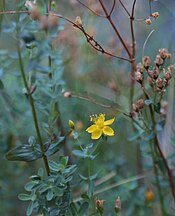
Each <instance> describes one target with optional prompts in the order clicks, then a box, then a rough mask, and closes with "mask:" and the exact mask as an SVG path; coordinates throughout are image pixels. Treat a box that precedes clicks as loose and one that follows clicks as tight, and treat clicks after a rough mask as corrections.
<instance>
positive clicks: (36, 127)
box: [17, 42, 50, 176]
mask: <svg viewBox="0 0 175 216" xmlns="http://www.w3.org/2000/svg"><path fill="white" fill-rule="evenodd" d="M17 48H18V59H19V66H20V73H21V76H22V80H23V82H24V86H25V88H26V90H27V93H28V97H29V103H30V106H31V110H32V116H33V121H34V125H35V130H36V133H37V137H38V141H39V145H40V148H41V152H42V155H43V161H44V165H45V169H46V172H47V175H48V176H49V175H50V168H49V164H48V159H47V156H46V155H45V148H44V144H43V141H42V138H41V133H40V129H39V125H38V118H37V114H36V109H35V104H34V101H33V97H32V95H31V93H30V88H29V86H28V83H27V79H26V76H25V71H24V65H23V61H22V57H21V50H20V47H19V42H18V47H17Z"/></svg>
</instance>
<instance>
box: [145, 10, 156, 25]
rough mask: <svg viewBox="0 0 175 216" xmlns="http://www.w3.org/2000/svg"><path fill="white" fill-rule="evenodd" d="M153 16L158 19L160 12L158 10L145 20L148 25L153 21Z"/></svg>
mask: <svg viewBox="0 0 175 216" xmlns="http://www.w3.org/2000/svg"><path fill="white" fill-rule="evenodd" d="M151 17H152V18H154V19H157V18H158V17H159V12H157V11H156V12H154V13H152V14H151V16H150V17H148V18H147V19H146V20H145V23H146V24H147V25H151V23H152V20H151Z"/></svg>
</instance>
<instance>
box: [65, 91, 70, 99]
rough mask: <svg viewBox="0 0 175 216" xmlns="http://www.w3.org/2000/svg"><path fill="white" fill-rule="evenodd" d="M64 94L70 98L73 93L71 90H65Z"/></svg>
mask: <svg viewBox="0 0 175 216" xmlns="http://www.w3.org/2000/svg"><path fill="white" fill-rule="evenodd" d="M63 96H64V97H65V98H70V97H71V96H72V94H71V92H70V91H64V92H63Z"/></svg>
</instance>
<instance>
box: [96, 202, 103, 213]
mask: <svg viewBox="0 0 175 216" xmlns="http://www.w3.org/2000/svg"><path fill="white" fill-rule="evenodd" d="M104 202H105V200H96V201H95V205H96V208H97V209H98V210H99V212H100V213H101V214H103V212H104Z"/></svg>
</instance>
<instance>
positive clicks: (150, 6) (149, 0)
mask: <svg viewBox="0 0 175 216" xmlns="http://www.w3.org/2000/svg"><path fill="white" fill-rule="evenodd" d="M148 2H149V14H150V16H151V15H152V5H151V0H148Z"/></svg>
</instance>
